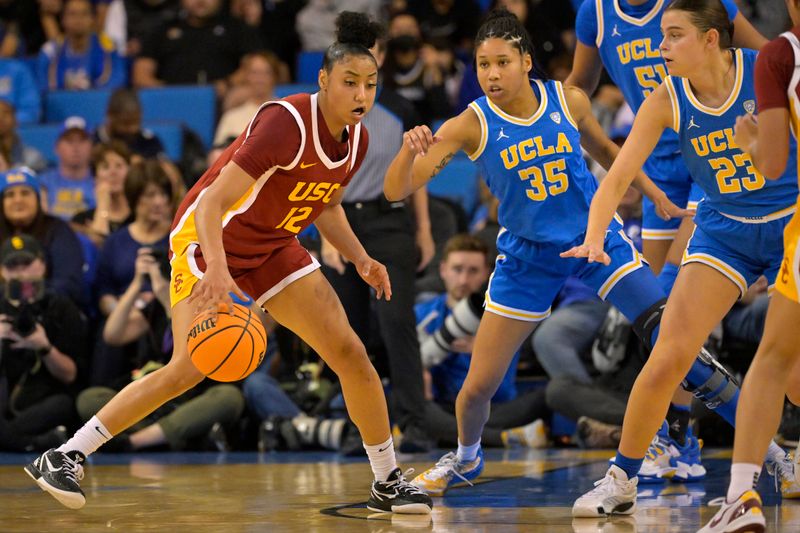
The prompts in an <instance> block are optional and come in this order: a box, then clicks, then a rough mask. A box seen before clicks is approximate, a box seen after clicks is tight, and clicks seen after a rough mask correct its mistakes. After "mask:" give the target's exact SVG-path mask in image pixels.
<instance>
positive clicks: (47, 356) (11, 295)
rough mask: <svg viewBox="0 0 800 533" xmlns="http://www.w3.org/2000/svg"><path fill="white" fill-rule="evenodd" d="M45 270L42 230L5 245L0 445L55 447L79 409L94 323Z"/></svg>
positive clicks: (0, 259) (1, 249) (0, 301)
mask: <svg viewBox="0 0 800 533" xmlns="http://www.w3.org/2000/svg"><path fill="white" fill-rule="evenodd" d="M45 274H46V266H45V262H44V250H43V249H42V246H41V245H40V244H39V242H38V241H37V240H36V239H35V238H34V237H32V236H30V235H26V234H20V235H15V236H13V237H11V238H8V239H6V240H5V241H3V243H2V245H0V275H2V292H0V406H2V407H3V408H2V410H0V412H2V415H0V450H6V451H35V450H38V449H47V448H48V447H50V446H53V445H54V444H55V443H57V442H59V441H60V440H63V438H64V436H65V435H64V430H63V428H60V429H56V428H58V426H62V425H65V424H69V423H70V422H72V420H73V419H74V416H75V408H74V394H75V393H76V392H77V390H78V389H77V387H76V385H77V383H78V376H79V374H80V371H81V370H83V368H84V365H85V363H86V361H87V357H88V354H87V350H86V345H87V336H86V325H85V323H84V322H83V320H82V318H81V315H80V312H79V311H78V309H77V307H75V304H73V303H72V302H71V301H70V300H69V298H67V297H66V296H62V295H59V294H56V293H54V292H51V291H49V290H46V289H45V286H44V279H45ZM11 391H13V394H11Z"/></svg>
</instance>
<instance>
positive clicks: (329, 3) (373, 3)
mask: <svg viewBox="0 0 800 533" xmlns="http://www.w3.org/2000/svg"><path fill="white" fill-rule="evenodd" d="M382 6H383V2H382V1H381V0H309V2H308V3H307V4H306V6H305V7H304V8H302V9H301V10H300V12H299V13H298V14H297V20H296V22H295V28H296V30H297V33H298V35H299V36H300V41H301V44H302V49H303V50H325V49H326V48H327V47H328V46H330V45H331V43H333V42H334V41H335V40H336V17H337V16H338V15H339V13H341V12H342V11H355V12H357V13H364V14H365V15H367V16H368V17H369V18H370V19H372V20H380V15H381V8H382Z"/></svg>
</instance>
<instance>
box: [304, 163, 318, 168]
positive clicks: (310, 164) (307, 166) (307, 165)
mask: <svg viewBox="0 0 800 533" xmlns="http://www.w3.org/2000/svg"><path fill="white" fill-rule="evenodd" d="M314 165H316V163H309V164H305V163H300V168H301V169H303V168H310V167H313V166H314Z"/></svg>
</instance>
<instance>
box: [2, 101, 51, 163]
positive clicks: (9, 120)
mask: <svg viewBox="0 0 800 533" xmlns="http://www.w3.org/2000/svg"><path fill="white" fill-rule="evenodd" d="M0 153H2V154H3V155H4V156H6V155H7V157H8V161H7V162H6V163H7V164H8V168H11V167H28V168H30V169H31V170H33V171H34V172H41V171H42V170H44V169H45V168H47V160H46V159H45V158H44V156H43V155H42V154H41V152H39V150H37V149H36V148H34V147H32V146H28V145H26V144H25V143H23V142H22V139H21V138H20V136H19V134H18V133H17V119H16V114H15V113H14V106H13V105H12V104H11V103H10V102H7V101H3V100H0ZM8 168H6V169H4V170H8Z"/></svg>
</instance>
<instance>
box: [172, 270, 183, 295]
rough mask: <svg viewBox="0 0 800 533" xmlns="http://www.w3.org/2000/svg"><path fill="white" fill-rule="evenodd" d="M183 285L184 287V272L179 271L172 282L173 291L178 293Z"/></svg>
mask: <svg viewBox="0 0 800 533" xmlns="http://www.w3.org/2000/svg"><path fill="white" fill-rule="evenodd" d="M181 287H183V273H182V272H179V273H178V274H176V275H175V279H174V280H173V282H172V292H174V293H175V294H178V293H179V292H180V291H181Z"/></svg>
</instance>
